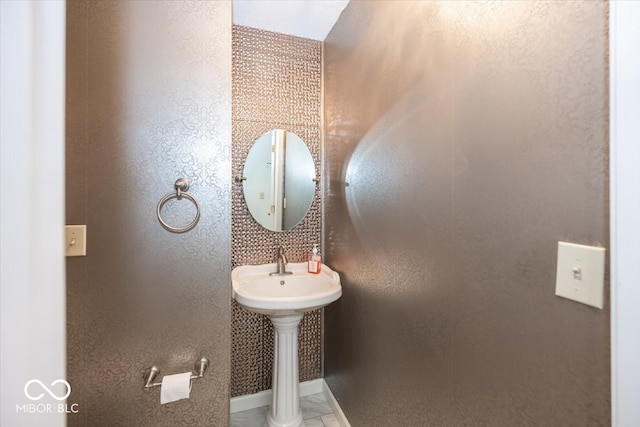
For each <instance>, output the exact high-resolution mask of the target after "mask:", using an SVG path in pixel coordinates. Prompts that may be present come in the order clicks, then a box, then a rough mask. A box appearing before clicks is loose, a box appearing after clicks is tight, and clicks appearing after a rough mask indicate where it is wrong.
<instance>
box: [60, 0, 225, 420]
mask: <svg viewBox="0 0 640 427" xmlns="http://www.w3.org/2000/svg"><path fill="white" fill-rule="evenodd" d="M67 38H68V42H67V55H68V57H67V165H66V169H67V188H66V191H67V204H66V206H67V223H70V224H87V232H88V236H87V256H86V257H82V258H69V259H68V260H67V289H68V295H67V335H68V337H67V349H68V355H67V361H68V362H67V372H68V375H67V379H68V381H69V383H70V384H71V386H72V393H71V396H70V397H69V401H70V402H74V403H78V405H79V406H78V413H77V414H71V415H69V416H68V424H69V425H70V426H109V427H113V426H182V425H189V426H211V425H226V424H227V423H228V419H229V378H230V290H229V275H230V264H229V260H230V258H231V254H230V238H231V236H230V230H231V225H230V215H231V212H230V211H231V196H230V188H231V178H230V177H231V167H230V164H231V161H230V158H231V150H230V141H231V72H230V70H231V5H230V3H229V2H187V1H154V2H146V1H126V2H123V1H118V2H113V1H93V0H92V1H87V2H85V1H69V2H68V12H67ZM179 177H184V178H187V179H189V180H190V181H191V189H190V191H189V192H190V194H191V195H193V196H194V197H195V198H196V199H197V200H198V202H199V203H200V208H201V217H200V222H199V223H198V225H197V226H196V227H195V228H194V229H193V230H191V231H190V232H187V233H185V234H172V233H169V232H168V231H166V230H164V229H163V228H162V227H161V226H160V224H159V222H158V220H157V218H156V213H155V209H156V205H157V203H158V201H159V200H160V199H161V198H162V197H163V196H164V195H165V194H167V193H169V192H170V191H172V190H173V183H174V181H175V180H176V179H177V178H179ZM193 214H194V210H193V208H192V206H191V205H190V204H189V202H187V201H186V200H183V201H181V202H175V200H174V201H173V202H169V203H168V204H167V206H166V210H165V215H166V217H167V221H171V222H172V223H173V224H176V225H179V224H186V223H187V222H189V221H190V220H191V218H192V216H193ZM200 356H206V357H208V358H209V359H210V361H211V365H210V367H209V370H208V372H207V374H206V376H205V378H204V379H201V380H198V381H197V382H195V383H194V385H193V390H192V392H191V398H190V399H189V400H182V401H179V402H175V403H171V404H168V405H164V406H161V405H160V399H159V391H160V390H159V388H155V389H153V390H150V391H143V389H142V385H143V381H142V373H143V371H144V370H145V368H148V367H150V366H151V365H153V364H156V365H158V366H159V367H160V369H161V370H162V373H163V374H174V373H180V372H185V371H188V370H190V369H192V367H193V364H194V362H195V361H196V360H197V359H198V358H199V357H200Z"/></svg>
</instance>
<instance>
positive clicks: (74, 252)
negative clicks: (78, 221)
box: [64, 225, 87, 256]
mask: <svg viewBox="0 0 640 427" xmlns="http://www.w3.org/2000/svg"><path fill="white" fill-rule="evenodd" d="M64 250H65V255H66V256H85V255H87V226H86V225H65V226H64Z"/></svg>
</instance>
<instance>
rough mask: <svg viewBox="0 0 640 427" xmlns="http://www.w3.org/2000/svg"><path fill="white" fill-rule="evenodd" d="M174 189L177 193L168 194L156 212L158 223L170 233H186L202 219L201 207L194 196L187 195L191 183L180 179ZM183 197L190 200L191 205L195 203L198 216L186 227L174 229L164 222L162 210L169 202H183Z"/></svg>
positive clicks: (161, 200) (160, 202) (159, 203)
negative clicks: (174, 200) (172, 200)
mask: <svg viewBox="0 0 640 427" xmlns="http://www.w3.org/2000/svg"><path fill="white" fill-rule="evenodd" d="M173 188H175V189H176V192H175V193H169V194H167V195H166V196H164V197H163V198H162V199H160V201H159V202H158V209H157V211H156V213H157V215H158V221H160V224H162V226H163V227H164V228H165V229H166V230H167V231H170V232H172V233H185V232H187V231H189V230H191V229H192V228H193V227H195V226H196V224H197V223H198V220H199V219H200V206H199V205H198V202H197V201H196V199H194V198H193V196H191V195H190V194H188V193H186V191H187V190H188V189H189V181H187V180H186V179H184V178H178V179H177V180H176V183H175V184H174V185H173ZM183 197H184V198H185V199H187V200H190V201H191V203H193V204H194V205H195V206H196V216H195V218H194V219H193V221H191V222H190V223H189V224H188V225H186V226H185V227H172V226H170V225H169V224H167V223H166V222H164V220H163V219H162V208H163V207H164V205H165V203H167V202H168V201H169V200H171V199H174V198H175V199H178V200H182V198H183Z"/></svg>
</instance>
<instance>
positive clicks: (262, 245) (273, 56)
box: [231, 26, 322, 397]
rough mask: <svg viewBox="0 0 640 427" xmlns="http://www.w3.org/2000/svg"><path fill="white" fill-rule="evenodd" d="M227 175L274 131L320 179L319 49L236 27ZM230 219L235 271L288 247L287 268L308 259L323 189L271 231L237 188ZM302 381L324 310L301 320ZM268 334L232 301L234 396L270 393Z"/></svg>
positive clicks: (318, 348)
mask: <svg viewBox="0 0 640 427" xmlns="http://www.w3.org/2000/svg"><path fill="white" fill-rule="evenodd" d="M232 38H233V47H232V105H233V106H232V173H233V175H234V176H236V175H241V174H242V171H243V167H244V160H245V158H246V156H247V154H248V152H249V150H250V149H251V147H252V145H253V142H254V141H255V140H256V139H258V138H259V137H260V136H261V135H262V134H264V133H265V132H267V131H269V130H271V129H286V130H288V131H291V132H294V133H295V134H297V135H298V136H300V137H301V138H302V139H303V140H304V141H305V142H306V144H307V146H308V147H309V149H310V151H311V154H312V156H313V159H314V162H315V165H316V175H317V176H318V177H319V176H320V146H321V144H320V138H321V127H320V125H321V122H320V112H321V67H322V62H321V56H322V48H321V43H320V42H318V41H314V40H308V39H303V38H298V37H293V36H288V35H284V34H278V33H271V32H267V31H262V30H257V29H254V28H248V27H240V26H234V27H233V35H232ZM231 200H232V213H231V227H232V231H231V239H232V243H231V260H232V268H233V267H236V266H238V265H244V264H262V263H268V262H273V261H274V260H275V255H276V248H277V247H278V246H279V245H283V246H284V247H285V252H286V255H287V258H288V259H289V262H299V261H304V260H306V256H307V255H306V254H307V253H308V252H309V250H310V249H311V248H312V247H313V244H314V243H320V238H321V224H322V221H321V199H320V188H318V189H317V191H316V196H315V198H314V200H313V203H312V205H311V208H310V210H309V212H308V213H307V215H306V217H305V218H304V219H303V220H302V221H301V222H300V224H298V225H297V226H296V227H294V228H293V229H292V230H289V231H283V232H272V231H269V230H266V229H265V228H263V227H262V226H261V225H260V224H258V223H257V222H256V221H255V220H254V219H253V217H252V216H251V214H250V213H249V211H248V209H247V206H246V203H245V201H244V197H243V195H242V185H240V184H234V186H233V190H232V196H231ZM298 346H299V362H300V381H307V380H311V379H315V378H319V377H321V376H322V310H316V311H314V312H311V313H308V314H307V315H305V317H304V319H303V320H302V323H301V325H300V335H299V340H298ZM272 362H273V328H272V326H271V323H270V321H269V320H268V319H267V318H266V317H265V316H262V315H258V314H254V313H251V312H248V311H246V310H244V309H243V308H241V307H240V306H239V305H237V304H236V303H235V301H234V302H233V303H232V324H231V396H232V397H233V396H241V395H245V394H252V393H257V392H259V391H262V390H267V389H269V388H271V376H272V372H271V370H272Z"/></svg>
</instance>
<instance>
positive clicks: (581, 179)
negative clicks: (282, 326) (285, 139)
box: [324, 1, 610, 426]
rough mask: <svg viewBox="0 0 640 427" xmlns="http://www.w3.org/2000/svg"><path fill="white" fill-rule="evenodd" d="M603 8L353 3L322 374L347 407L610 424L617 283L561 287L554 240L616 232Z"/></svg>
mask: <svg viewBox="0 0 640 427" xmlns="http://www.w3.org/2000/svg"><path fill="white" fill-rule="evenodd" d="M607 25H608V17H607V4H606V3H605V2H597V1H578V2H575V1H569V2H564V1H556V2H539V1H512V2H485V1H471V2H451V1H421V2H409V1H407V2H383V1H376V2H351V3H350V4H349V5H348V6H347V8H346V9H345V12H343V14H342V16H341V18H340V20H339V21H338V23H337V25H336V26H335V27H334V28H333V30H332V32H331V33H330V35H329V37H328V38H327V40H326V44H325V68H324V71H325V88H326V93H325V97H326V98H325V103H326V104H325V105H326V107H325V111H326V117H325V123H326V134H325V158H324V161H325V168H326V178H328V179H329V182H328V185H327V188H326V192H325V203H326V219H325V236H326V240H327V248H325V256H326V261H327V262H328V263H329V264H330V265H331V266H332V267H335V268H336V269H337V270H338V271H339V272H340V273H341V277H342V279H343V286H344V295H343V297H342V299H341V300H340V301H339V302H338V303H336V304H333V305H331V306H329V307H327V308H326V309H325V324H326V325H325V326H326V338H325V339H326V342H325V346H326V354H325V358H326V359H325V379H326V381H327V382H328V384H329V385H330V387H331V389H332V391H333V392H334V394H335V395H336V396H337V398H338V400H339V402H340V404H341V406H342V409H343V410H344V411H345V413H346V416H347V418H348V419H349V421H350V422H351V424H352V425H354V426H390V425H402V426H422V425H491V426H514V425H518V426H523V425H531V426H541V425H563V426H587V425H608V424H610V415H609V412H610V397H609V396H610V386H609V381H610V372H609V359H610V351H609V308H608V305H609V304H608V298H607V299H606V301H605V306H606V308H605V309H604V310H602V311H601V310H598V309H595V308H591V307H587V306H585V305H581V304H578V303H575V302H572V301H568V300H565V299H561V298H558V297H556V296H555V295H554V287H555V266H556V248H557V241H558V240H566V241H572V242H577V243H582V244H592V245H599V246H605V247H606V246H607V243H608V217H607V212H608V192H607V188H608V183H607V175H608V170H607V168H608V159H607V151H608V144H607V133H608V124H607V102H608V93H607V79H608V74H607V72H608V71H607V51H606V46H607ZM347 183H348V185H347ZM606 295H608V285H607V288H606Z"/></svg>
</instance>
